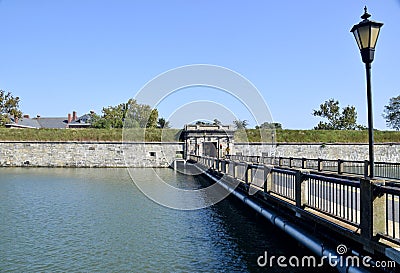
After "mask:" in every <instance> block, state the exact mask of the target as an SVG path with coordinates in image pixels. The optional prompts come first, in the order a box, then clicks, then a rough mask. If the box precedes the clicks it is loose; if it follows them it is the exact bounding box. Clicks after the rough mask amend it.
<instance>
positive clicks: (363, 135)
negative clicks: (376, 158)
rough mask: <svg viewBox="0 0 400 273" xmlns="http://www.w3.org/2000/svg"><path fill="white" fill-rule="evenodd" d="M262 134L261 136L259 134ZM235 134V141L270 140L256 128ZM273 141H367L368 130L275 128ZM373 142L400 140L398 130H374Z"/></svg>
mask: <svg viewBox="0 0 400 273" xmlns="http://www.w3.org/2000/svg"><path fill="white" fill-rule="evenodd" d="M260 134H262V135H263V137H261V136H260ZM246 135H247V140H246V136H245V135H244V132H243V131H242V132H240V133H239V134H235V141H237V142H242V141H244V142H246V141H249V142H262V141H263V142H270V141H271V140H272V134H271V132H270V131H269V132H268V131H261V133H260V130H256V129H249V130H246ZM274 135H275V136H274V141H276V142H280V143H284V142H297V143H299V142H306V143H315V142H317V143H367V142H368V131H367V130H364V131H358V130H349V131H345V130H276V132H275V134H274ZM374 136H375V142H377V143H383V142H400V132H397V131H374Z"/></svg>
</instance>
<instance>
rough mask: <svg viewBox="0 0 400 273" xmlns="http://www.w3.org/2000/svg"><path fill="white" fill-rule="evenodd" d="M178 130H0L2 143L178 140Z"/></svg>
mask: <svg viewBox="0 0 400 273" xmlns="http://www.w3.org/2000/svg"><path fill="white" fill-rule="evenodd" d="M179 132H180V130H178V129H166V130H159V129H147V130H143V129H129V130H124V131H123V130H122V129H94V128H88V129H6V128H0V140H2V141H122V139H124V140H126V141H138V142H141V141H149V142H156V141H164V142H173V141H177V140H178V138H179Z"/></svg>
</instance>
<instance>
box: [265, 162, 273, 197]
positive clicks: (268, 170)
mask: <svg viewBox="0 0 400 273" xmlns="http://www.w3.org/2000/svg"><path fill="white" fill-rule="evenodd" d="M272 178H273V176H272V167H269V166H266V165H264V193H268V192H270V191H272Z"/></svg>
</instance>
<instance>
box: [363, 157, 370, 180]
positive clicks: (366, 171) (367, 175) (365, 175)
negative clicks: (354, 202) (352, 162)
mask: <svg viewBox="0 0 400 273" xmlns="http://www.w3.org/2000/svg"><path fill="white" fill-rule="evenodd" d="M364 177H369V161H368V160H364Z"/></svg>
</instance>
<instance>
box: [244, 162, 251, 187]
mask: <svg viewBox="0 0 400 273" xmlns="http://www.w3.org/2000/svg"><path fill="white" fill-rule="evenodd" d="M249 175H250V176H251V168H250V164H247V163H246V165H245V168H244V182H246V184H249V183H250V182H251V177H250V179H249Z"/></svg>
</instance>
